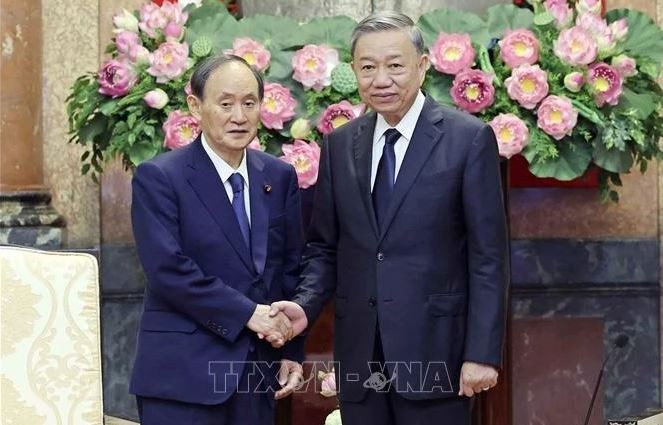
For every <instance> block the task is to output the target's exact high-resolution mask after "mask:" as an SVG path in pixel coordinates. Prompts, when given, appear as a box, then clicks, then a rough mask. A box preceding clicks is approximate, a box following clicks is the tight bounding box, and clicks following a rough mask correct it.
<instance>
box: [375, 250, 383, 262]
mask: <svg viewBox="0 0 663 425" xmlns="http://www.w3.org/2000/svg"><path fill="white" fill-rule="evenodd" d="M377 258H378V261H383V260H384V254H383V253H381V252H378V255H377Z"/></svg>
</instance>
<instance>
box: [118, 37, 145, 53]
mask: <svg viewBox="0 0 663 425" xmlns="http://www.w3.org/2000/svg"><path fill="white" fill-rule="evenodd" d="M141 45H142V42H141V41H140V37H138V34H136V33H135V32H131V31H122V32H120V33H118V34H117V35H116V36H115V47H116V48H117V51H118V52H119V53H121V54H125V55H128V54H129V52H130V51H131V49H133V48H135V47H136V46H141Z"/></svg>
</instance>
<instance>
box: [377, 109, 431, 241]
mask: <svg viewBox="0 0 663 425" xmlns="http://www.w3.org/2000/svg"><path fill="white" fill-rule="evenodd" d="M440 121H442V109H441V108H440V107H439V106H437V105H436V104H435V103H434V102H433V101H431V100H430V99H429V98H426V103H425V104H424V107H423V109H422V110H421V114H420V115H419V119H418V120H417V125H416V127H415V129H414V133H413V134H412V140H410V143H409V145H408V148H407V151H406V152H405V158H403V163H402V164H401V167H400V170H399V172H398V176H397V177H396V184H395V185H394V193H393V195H392V197H391V202H390V203H389V209H387V213H386V215H385V217H384V226H383V230H382V233H381V235H380V237H379V241H378V243H380V242H381V241H382V238H384V235H385V233H386V232H387V231H388V230H389V226H390V225H391V222H392V221H393V219H394V216H395V215H396V213H397V212H398V209H399V208H400V206H401V204H402V203H403V200H404V199H405V196H406V195H407V193H408V192H409V190H410V188H411V187H412V184H413V183H414V181H415V180H416V178H417V176H418V175H419V173H420V172H421V170H422V168H423V166H424V164H425V163H426V161H427V160H428V159H429V158H430V153H431V151H432V150H433V148H434V147H435V146H436V145H437V143H438V142H439V141H440V139H441V138H442V134H443V131H442V130H441V129H440V127H439V126H438V125H436V124H437V123H438V122H440Z"/></svg>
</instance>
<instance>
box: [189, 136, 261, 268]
mask: <svg viewBox="0 0 663 425" xmlns="http://www.w3.org/2000/svg"><path fill="white" fill-rule="evenodd" d="M193 143H194V146H192V150H191V158H190V161H189V167H188V168H187V177H186V178H187V180H188V182H189V184H190V185H191V187H192V188H193V190H194V191H195V192H196V195H197V196H198V199H200V202H201V203H202V204H203V205H204V206H205V208H206V209H207V211H209V213H210V215H211V216H212V217H213V218H214V221H215V222H216V223H217V224H218V225H219V227H220V228H221V230H222V231H223V233H224V234H225V236H226V239H228V242H229V243H230V245H231V246H232V247H233V249H234V250H235V252H237V255H238V256H239V257H240V258H241V259H242V262H243V263H244V264H245V265H246V267H247V268H248V269H249V270H253V269H254V268H253V263H252V261H251V258H250V255H249V249H248V247H247V246H246V244H245V243H244V238H243V237H242V233H241V232H240V230H239V223H238V222H237V218H236V217H235V212H234V211H233V208H232V205H231V204H230V201H229V200H228V195H227V194H226V191H225V189H224V187H223V182H222V181H221V178H220V177H219V174H218V173H217V172H216V169H215V168H214V164H212V160H211V159H210V158H209V156H207V153H206V152H205V149H204V148H203V145H202V142H201V141H200V138H198V139H196V140H195V141H194V142H193Z"/></svg>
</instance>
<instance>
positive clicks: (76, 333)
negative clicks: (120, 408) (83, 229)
mask: <svg viewBox="0 0 663 425" xmlns="http://www.w3.org/2000/svg"><path fill="white" fill-rule="evenodd" d="M0 295H1V297H0V298H1V302H2V304H1V308H2V309H1V310H0V323H1V329H0V331H1V332H2V341H1V342H2V349H1V353H0V354H1V358H2V362H1V365H2V366H1V369H0V379H1V386H2V405H1V406H0V407H1V413H0V423H3V424H7V425H9V424H17V425H19V424H21V425H22V424H30V425H41V424H43V425H51V424H53V425H56V424H57V425H101V424H102V415H103V406H102V380H101V342H100V324H99V315H100V308H99V277H98V267H97V261H96V259H95V258H94V257H93V256H92V255H89V254H84V253H63V252H59V253H56V252H45V251H37V250H33V249H26V248H17V247H6V246H5V247H0Z"/></svg>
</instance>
